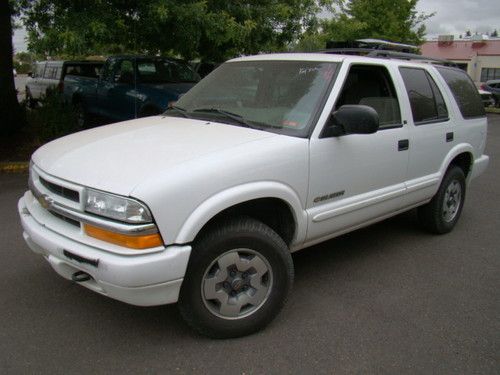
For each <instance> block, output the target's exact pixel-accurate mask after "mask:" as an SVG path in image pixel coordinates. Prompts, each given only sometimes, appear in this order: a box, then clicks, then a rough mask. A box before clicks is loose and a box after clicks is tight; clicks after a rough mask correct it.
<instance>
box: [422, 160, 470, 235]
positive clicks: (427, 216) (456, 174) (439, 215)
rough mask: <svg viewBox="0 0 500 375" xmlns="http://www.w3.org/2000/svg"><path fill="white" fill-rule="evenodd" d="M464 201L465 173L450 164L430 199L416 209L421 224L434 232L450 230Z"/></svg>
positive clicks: (440, 232)
mask: <svg viewBox="0 0 500 375" xmlns="http://www.w3.org/2000/svg"><path fill="white" fill-rule="evenodd" d="M464 201H465V175H464V172H463V170H462V169H461V168H460V167H457V166H452V167H450V168H449V169H448V171H447V172H446V174H445V176H444V178H443V181H442V182H441V185H440V186H439V190H438V192H437V193H436V195H435V196H434V197H433V198H432V200H431V201H430V202H429V203H427V204H426V205H425V206H421V207H419V209H418V218H419V221H420V223H421V224H422V226H423V227H424V228H425V229H427V230H428V231H430V232H432V233H436V234H444V233H448V232H450V231H451V230H452V229H453V227H454V226H455V224H456V223H457V221H458V219H459V218H460V214H461V213H462V208H463V206H464Z"/></svg>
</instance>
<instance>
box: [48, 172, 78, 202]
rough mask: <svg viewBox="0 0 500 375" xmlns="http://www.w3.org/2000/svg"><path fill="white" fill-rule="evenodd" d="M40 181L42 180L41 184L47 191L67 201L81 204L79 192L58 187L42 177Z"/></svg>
mask: <svg viewBox="0 0 500 375" xmlns="http://www.w3.org/2000/svg"><path fill="white" fill-rule="evenodd" d="M39 179H40V183H41V184H42V185H43V186H45V188H46V189H47V190H49V191H51V192H52V193H54V194H57V195H59V196H61V197H64V198H66V199H69V200H70V201H73V202H77V203H78V202H80V194H79V193H78V192H77V191H75V190H71V189H68V188H65V187H63V186H60V185H56V184H54V183H52V182H49V181H47V180H45V179H44V178H42V177H39Z"/></svg>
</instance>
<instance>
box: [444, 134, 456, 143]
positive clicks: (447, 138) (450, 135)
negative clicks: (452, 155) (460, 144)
mask: <svg viewBox="0 0 500 375" xmlns="http://www.w3.org/2000/svg"><path fill="white" fill-rule="evenodd" d="M453 138H454V134H453V132H450V133H446V142H451V141H453Z"/></svg>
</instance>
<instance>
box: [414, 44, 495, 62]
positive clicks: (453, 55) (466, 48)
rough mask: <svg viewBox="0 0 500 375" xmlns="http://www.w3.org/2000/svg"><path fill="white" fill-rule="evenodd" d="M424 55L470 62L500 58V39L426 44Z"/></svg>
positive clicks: (423, 47)
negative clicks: (479, 58)
mask: <svg viewBox="0 0 500 375" xmlns="http://www.w3.org/2000/svg"><path fill="white" fill-rule="evenodd" d="M420 51H421V52H422V55H424V56H429V57H436V58H440V59H448V60H470V59H471V58H472V57H474V56H500V39H494V40H481V41H474V40H455V41H452V42H439V41H431V42H425V43H424V44H423V45H422V47H421V48H420Z"/></svg>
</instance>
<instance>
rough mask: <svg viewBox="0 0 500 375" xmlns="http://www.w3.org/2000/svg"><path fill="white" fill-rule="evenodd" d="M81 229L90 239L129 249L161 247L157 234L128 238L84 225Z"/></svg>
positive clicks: (127, 236)
mask: <svg viewBox="0 0 500 375" xmlns="http://www.w3.org/2000/svg"><path fill="white" fill-rule="evenodd" d="M83 228H84V229H85V233H87V234H88V235H89V236H90V237H94V238H97V239H98V240H102V241H106V242H110V243H113V244H115V245H120V246H124V247H128V248H130V249H136V250H143V249H149V248H151V247H157V246H162V245H163V241H162V239H161V236H160V234H159V233H153V234H146V235H142V236H141V235H138V236H129V235H126V234H121V233H115V232H110V231H109V230H106V229H102V228H98V227H94V226H93V225H89V224H84V225H83Z"/></svg>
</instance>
